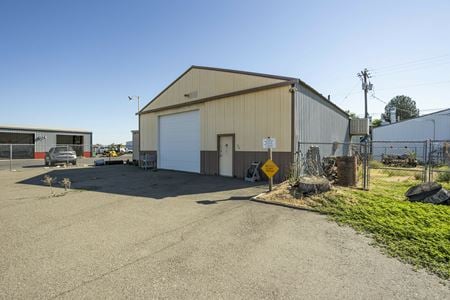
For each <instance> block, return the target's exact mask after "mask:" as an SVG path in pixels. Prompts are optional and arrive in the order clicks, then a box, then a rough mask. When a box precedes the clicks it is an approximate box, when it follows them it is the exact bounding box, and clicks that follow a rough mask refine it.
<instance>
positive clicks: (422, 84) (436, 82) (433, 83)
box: [378, 80, 450, 91]
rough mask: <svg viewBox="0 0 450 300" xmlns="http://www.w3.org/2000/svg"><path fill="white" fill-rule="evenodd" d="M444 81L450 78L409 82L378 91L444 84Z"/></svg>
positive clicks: (447, 81)
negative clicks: (408, 83) (425, 81)
mask: <svg viewBox="0 0 450 300" xmlns="http://www.w3.org/2000/svg"><path fill="white" fill-rule="evenodd" d="M444 83H450V80H446V81H435V82H427V83H417V84H410V85H403V86H396V87H388V88H383V89H378V91H385V90H394V89H401V88H407V87H416V86H426V85H437V84H444Z"/></svg>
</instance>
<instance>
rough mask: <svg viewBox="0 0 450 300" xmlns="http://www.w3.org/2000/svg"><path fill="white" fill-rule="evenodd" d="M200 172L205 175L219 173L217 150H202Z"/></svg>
mask: <svg viewBox="0 0 450 300" xmlns="http://www.w3.org/2000/svg"><path fill="white" fill-rule="evenodd" d="M200 173H201V174H205V175H218V174H219V156H218V154H217V151H200Z"/></svg>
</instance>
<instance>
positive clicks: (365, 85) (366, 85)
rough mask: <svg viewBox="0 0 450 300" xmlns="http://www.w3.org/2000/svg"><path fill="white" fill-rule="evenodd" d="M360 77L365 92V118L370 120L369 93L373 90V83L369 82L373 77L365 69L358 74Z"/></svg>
mask: <svg viewBox="0 0 450 300" xmlns="http://www.w3.org/2000/svg"><path fill="white" fill-rule="evenodd" d="M358 77H359V78H360V79H361V81H362V89H363V90H364V118H369V112H368V110H367V92H368V91H371V90H372V87H373V85H372V83H370V81H369V82H367V81H368V79H369V78H371V77H372V76H371V75H370V73H369V70H367V68H365V69H364V70H362V71H361V72H360V73H358Z"/></svg>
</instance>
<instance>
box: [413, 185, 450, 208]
mask: <svg viewBox="0 0 450 300" xmlns="http://www.w3.org/2000/svg"><path fill="white" fill-rule="evenodd" d="M405 196H406V197H408V199H409V201H412V202H424V203H432V204H447V205H450V192H449V191H447V190H446V189H443V188H442V186H441V185H440V184H438V183H436V182H427V183H422V184H419V185H415V186H413V187H411V188H409V189H408V190H407V191H406V193H405Z"/></svg>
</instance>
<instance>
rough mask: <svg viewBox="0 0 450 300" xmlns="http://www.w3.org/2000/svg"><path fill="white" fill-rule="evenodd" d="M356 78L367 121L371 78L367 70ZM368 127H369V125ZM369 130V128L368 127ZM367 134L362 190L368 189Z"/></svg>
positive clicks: (367, 135) (367, 138) (367, 136)
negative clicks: (358, 80) (359, 81)
mask: <svg viewBox="0 0 450 300" xmlns="http://www.w3.org/2000/svg"><path fill="white" fill-rule="evenodd" d="M358 77H359V78H360V79H361V82H362V89H363V90H364V118H366V119H367V120H368V119H369V111H368V109H367V92H368V91H371V90H372V87H373V85H372V83H370V81H368V79H369V78H370V77H371V75H370V73H369V70H367V68H365V69H364V70H362V71H361V72H360V73H358ZM369 126H370V125H369ZM369 128H370V127H369ZM369 139H370V136H369V134H366V136H364V158H363V188H364V190H368V189H369Z"/></svg>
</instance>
